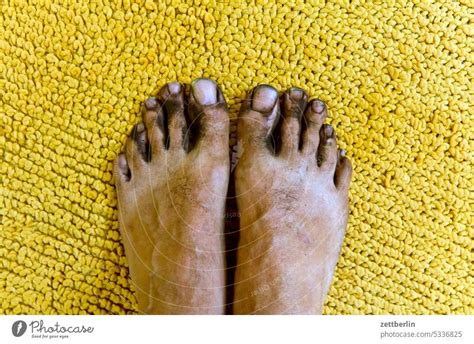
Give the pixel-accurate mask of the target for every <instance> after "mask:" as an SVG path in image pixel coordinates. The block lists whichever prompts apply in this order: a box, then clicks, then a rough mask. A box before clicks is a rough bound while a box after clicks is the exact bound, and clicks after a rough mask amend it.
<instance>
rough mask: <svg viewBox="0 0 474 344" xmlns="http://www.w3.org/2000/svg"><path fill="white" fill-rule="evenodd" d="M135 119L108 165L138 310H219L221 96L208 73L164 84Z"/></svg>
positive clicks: (224, 163) (223, 186)
mask: <svg viewBox="0 0 474 344" xmlns="http://www.w3.org/2000/svg"><path fill="white" fill-rule="evenodd" d="M186 117H187V118H186ZM142 120H143V122H142V123H140V124H138V125H136V126H135V127H134V129H133V131H132V134H131V137H130V138H129V139H128V141H127V144H126V148H125V154H121V155H119V157H118V158H117V159H116V161H115V167H114V175H115V181H116V185H117V194H118V203H119V222H120V231H121V234H122V238H123V242H124V246H125V252H126V255H127V258H128V262H129V266H130V275H131V279H132V281H133V283H134V285H135V289H136V291H137V298H138V306H139V310H140V311H142V312H144V313H158V314H213V313H217V314H221V313H223V311H224V283H225V282H224V275H225V274H224V268H225V267H224V258H223V256H224V246H223V227H224V207H225V198H226V192H227V185H228V179H229V155H228V132H229V128H228V127H229V117H228V110H227V106H226V103H225V100H224V97H223V95H222V93H221V91H220V90H219V88H218V87H217V85H216V84H215V83H214V82H213V81H211V80H209V79H197V80H195V81H193V83H192V84H191V87H190V90H189V91H188V92H185V90H184V88H183V87H182V86H181V85H180V84H178V83H170V84H167V85H165V86H164V87H163V88H162V89H161V91H160V92H159V95H158V97H157V98H149V99H148V100H147V101H146V102H145V104H144V107H143V112H142ZM187 123H188V124H189V123H191V125H187ZM188 127H190V128H189V130H188Z"/></svg>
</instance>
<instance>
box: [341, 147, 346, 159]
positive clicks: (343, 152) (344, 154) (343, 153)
mask: <svg viewBox="0 0 474 344" xmlns="http://www.w3.org/2000/svg"><path fill="white" fill-rule="evenodd" d="M345 156H346V150H345V149H341V157H342V158H344V157H345Z"/></svg>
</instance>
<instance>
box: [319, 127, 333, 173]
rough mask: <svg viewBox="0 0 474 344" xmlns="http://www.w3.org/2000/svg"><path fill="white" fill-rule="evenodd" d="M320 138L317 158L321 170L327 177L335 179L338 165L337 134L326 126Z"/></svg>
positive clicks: (321, 131) (322, 129) (322, 128)
mask: <svg viewBox="0 0 474 344" xmlns="http://www.w3.org/2000/svg"><path fill="white" fill-rule="evenodd" d="M319 136H320V142H319V148H318V156H317V162H318V166H319V169H320V170H321V171H322V172H323V173H324V174H325V175H328V176H330V177H331V178H334V172H335V169H336V164H337V144H336V132H335V131H334V128H333V127H332V126H331V125H329V124H325V125H323V126H322V127H321V130H320V132H319Z"/></svg>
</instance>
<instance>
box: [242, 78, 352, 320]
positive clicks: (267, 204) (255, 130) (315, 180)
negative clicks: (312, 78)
mask: <svg viewBox="0 0 474 344" xmlns="http://www.w3.org/2000/svg"><path fill="white" fill-rule="evenodd" d="M280 104H281V106H280ZM280 114H281V115H280ZM326 116H327V109H326V106H325V105H324V103H323V102H321V101H319V100H313V101H311V102H309V103H308V96H307V94H306V93H305V92H304V91H303V90H301V89H299V88H291V89H290V90H288V91H287V92H285V93H284V94H283V95H282V96H281V98H280V99H279V98H278V92H277V91H276V90H275V89H274V88H273V87H271V86H267V85H260V86H258V87H256V88H255V89H254V90H253V92H252V94H251V97H250V99H248V100H246V101H245V102H244V104H243V109H242V113H241V116H240V118H239V124H238V137H239V145H241V147H242V155H241V157H240V159H239V162H238V164H237V168H236V192H237V193H236V195H237V203H238V207H239V211H240V214H241V217H240V242H239V249H238V259H237V272H236V277H235V298H234V311H235V313H237V314H259V313H263V314H280V313H293V314H320V313H321V312H322V307H323V303H324V300H325V298H326V294H327V292H328V289H329V285H330V283H331V279H332V275H333V272H334V269H335V266H336V262H337V259H338V256H339V249H340V247H341V244H342V241H343V238H344V232H345V228H346V224H347V215H348V202H347V195H348V189H349V182H350V177H351V172H352V168H351V163H350V161H349V160H348V159H347V158H346V157H345V156H344V154H343V153H342V154H341V151H340V150H338V149H337V145H336V135H335V131H334V129H333V128H332V127H331V126H330V125H324V124H323V123H324V120H325V118H326ZM275 138H276V139H277V142H276V145H275ZM275 148H277V149H275Z"/></svg>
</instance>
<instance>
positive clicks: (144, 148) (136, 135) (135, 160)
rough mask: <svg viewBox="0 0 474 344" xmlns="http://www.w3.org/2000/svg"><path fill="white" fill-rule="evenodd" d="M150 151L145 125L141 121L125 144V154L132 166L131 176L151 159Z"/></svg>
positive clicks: (129, 164)
mask: <svg viewBox="0 0 474 344" xmlns="http://www.w3.org/2000/svg"><path fill="white" fill-rule="evenodd" d="M149 152H150V150H149V145H148V139H147V132H146V128H145V125H144V124H143V123H139V124H137V125H135V126H134V127H133V129H132V133H131V134H130V136H129V137H128V139H127V143H126V145H125V156H126V159H127V163H128V166H129V167H130V171H131V178H133V175H134V173H137V172H138V171H139V170H140V169H142V168H143V167H144V166H146V163H147V162H148V161H150V155H149Z"/></svg>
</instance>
